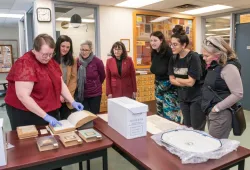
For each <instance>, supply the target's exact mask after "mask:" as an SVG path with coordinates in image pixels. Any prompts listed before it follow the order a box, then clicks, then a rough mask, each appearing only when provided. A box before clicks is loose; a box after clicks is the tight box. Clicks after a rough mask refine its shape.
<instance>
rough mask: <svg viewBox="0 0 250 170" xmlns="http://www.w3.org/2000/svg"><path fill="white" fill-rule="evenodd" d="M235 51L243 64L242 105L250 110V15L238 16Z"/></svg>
mask: <svg viewBox="0 0 250 170" xmlns="http://www.w3.org/2000/svg"><path fill="white" fill-rule="evenodd" d="M235 28H236V39H235V51H236V54H237V56H238V58H239V60H240V63H241V78H242V81H243V88H244V97H243V100H242V105H243V107H244V109H246V110H250V95H249V94H250V88H249V87H250V77H249V74H250V67H249V63H250V31H249V30H250V13H249V14H236V25H235Z"/></svg>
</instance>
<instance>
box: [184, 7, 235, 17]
mask: <svg viewBox="0 0 250 170" xmlns="http://www.w3.org/2000/svg"><path fill="white" fill-rule="evenodd" d="M229 8H233V7H231V6H226V5H212V6H207V7H203V8H197V9H193V10H189V11H184V12H181V13H182V14H189V15H197V14H203V13H207V12H213V11H219V10H223V9H229Z"/></svg>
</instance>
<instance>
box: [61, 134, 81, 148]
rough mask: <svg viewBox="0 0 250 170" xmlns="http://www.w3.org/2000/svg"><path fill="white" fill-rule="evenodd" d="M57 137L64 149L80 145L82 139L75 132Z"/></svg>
mask: <svg viewBox="0 0 250 170" xmlns="http://www.w3.org/2000/svg"><path fill="white" fill-rule="evenodd" d="M59 137H60V138H59V139H60V140H61V142H62V143H63V145H64V146H65V147H69V146H75V145H81V144H82V139H81V138H80V137H79V136H78V135H77V134H76V133H75V132H66V133H61V134H59Z"/></svg>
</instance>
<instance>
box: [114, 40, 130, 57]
mask: <svg viewBox="0 0 250 170" xmlns="http://www.w3.org/2000/svg"><path fill="white" fill-rule="evenodd" d="M114 48H118V49H122V54H121V58H122V59H124V58H126V57H128V53H127V50H126V47H125V45H124V44H123V43H122V42H121V41H117V42H115V43H114V44H113V45H112V48H111V50H110V54H111V56H112V57H115V53H114Z"/></svg>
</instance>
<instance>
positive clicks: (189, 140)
mask: <svg viewBox="0 0 250 170" xmlns="http://www.w3.org/2000/svg"><path fill="white" fill-rule="evenodd" d="M161 141H162V142H163V143H165V144H167V145H170V146H172V147H175V148H177V149H180V150H182V151H185V152H193V153H206V152H213V151H216V150H218V149H220V148H221V146H222V143H221V141H220V140H219V139H216V138H213V137H211V136H209V135H207V134H205V133H201V132H197V131H194V130H186V129H178V130H171V131H168V132H165V133H163V134H162V136H161Z"/></svg>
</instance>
